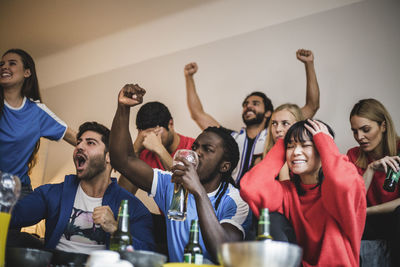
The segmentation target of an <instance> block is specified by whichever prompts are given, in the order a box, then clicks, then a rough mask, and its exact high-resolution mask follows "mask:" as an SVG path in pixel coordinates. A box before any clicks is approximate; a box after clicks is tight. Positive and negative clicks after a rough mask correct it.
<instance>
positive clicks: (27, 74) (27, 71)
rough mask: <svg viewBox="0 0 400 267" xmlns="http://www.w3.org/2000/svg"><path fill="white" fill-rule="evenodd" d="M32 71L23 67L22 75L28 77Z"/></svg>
mask: <svg viewBox="0 0 400 267" xmlns="http://www.w3.org/2000/svg"><path fill="white" fill-rule="evenodd" d="M31 75H32V73H31V69H25V70H24V77H25V78H28V77H31Z"/></svg>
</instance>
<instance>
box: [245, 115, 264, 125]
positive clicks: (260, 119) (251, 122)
mask: <svg viewBox="0 0 400 267" xmlns="http://www.w3.org/2000/svg"><path fill="white" fill-rule="evenodd" d="M244 114H245V113H243V114H242V119H243V122H244V124H246V126H252V125H256V124H261V123H262V122H263V120H264V118H265V113H256V117H255V118H253V119H245V117H244Z"/></svg>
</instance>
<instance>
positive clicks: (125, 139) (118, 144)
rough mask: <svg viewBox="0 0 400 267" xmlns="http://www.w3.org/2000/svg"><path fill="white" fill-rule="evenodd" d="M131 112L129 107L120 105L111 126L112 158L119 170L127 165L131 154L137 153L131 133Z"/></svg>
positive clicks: (112, 162)
mask: <svg viewBox="0 0 400 267" xmlns="http://www.w3.org/2000/svg"><path fill="white" fill-rule="evenodd" d="M129 113H130V108H129V107H125V106H121V105H118V108H117V112H116V113H115V116H114V120H113V123H112V127H111V133H110V158H111V164H112V166H113V167H114V168H116V169H117V170H118V171H120V169H122V168H124V166H126V164H127V160H128V157H129V156H134V155H135V153H134V151H133V147H132V139H131V136H130V134H129V115H130V114H129Z"/></svg>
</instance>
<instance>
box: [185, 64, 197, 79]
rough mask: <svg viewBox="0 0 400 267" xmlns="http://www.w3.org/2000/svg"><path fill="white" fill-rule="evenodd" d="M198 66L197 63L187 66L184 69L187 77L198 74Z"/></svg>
mask: <svg viewBox="0 0 400 267" xmlns="http://www.w3.org/2000/svg"><path fill="white" fill-rule="evenodd" d="M197 69H198V67H197V64H196V62H191V63H189V64H187V65H186V66H185V68H184V72H185V76H193V74H195V73H196V72H197Z"/></svg>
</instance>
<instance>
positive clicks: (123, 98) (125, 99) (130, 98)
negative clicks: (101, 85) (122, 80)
mask: <svg viewBox="0 0 400 267" xmlns="http://www.w3.org/2000/svg"><path fill="white" fill-rule="evenodd" d="M145 94H146V90H145V89H143V88H142V87H140V86H139V85H138V84H126V85H125V86H124V87H122V89H121V91H120V92H119V95H118V103H119V104H121V105H124V106H128V107H133V106H136V105H139V104H141V103H142V102H143V96H144V95H145Z"/></svg>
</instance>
